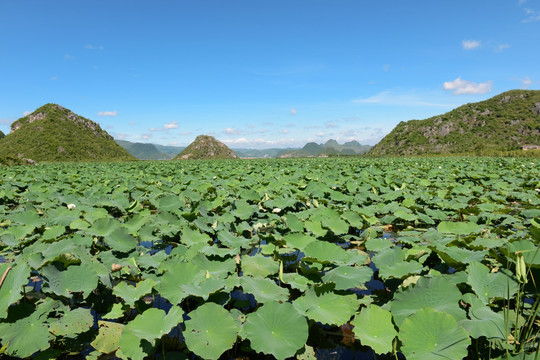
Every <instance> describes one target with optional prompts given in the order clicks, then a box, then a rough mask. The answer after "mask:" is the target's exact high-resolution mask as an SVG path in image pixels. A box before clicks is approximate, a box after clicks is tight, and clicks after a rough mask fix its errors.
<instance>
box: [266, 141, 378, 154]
mask: <svg viewBox="0 0 540 360" xmlns="http://www.w3.org/2000/svg"><path fill="white" fill-rule="evenodd" d="M370 149H371V146H370V145H362V144H360V143H359V142H358V141H355V140H353V141H349V142H346V143H344V144H342V145H340V144H339V143H338V142H337V141H336V140H333V139H330V140H328V141H327V142H326V143H324V144H317V143H315V142H308V143H307V144H306V145H304V147H302V148H301V149H299V150H283V151H281V152H279V153H278V154H277V155H276V157H278V158H289V157H312V156H340V155H362V154H365V153H367V152H368V151H369V150H370Z"/></svg>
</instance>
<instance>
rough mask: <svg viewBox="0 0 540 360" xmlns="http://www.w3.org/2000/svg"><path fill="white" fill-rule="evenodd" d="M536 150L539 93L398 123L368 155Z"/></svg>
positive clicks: (509, 93)
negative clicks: (533, 146)
mask: <svg viewBox="0 0 540 360" xmlns="http://www.w3.org/2000/svg"><path fill="white" fill-rule="evenodd" d="M527 144H532V145H540V91H539V90H512V91H507V92H505V93H502V94H500V95H497V96H495V97H493V98H491V99H488V100H485V101H481V102H478V103H472V104H466V105H463V106H460V107H458V108H456V109H454V110H452V111H450V112H448V113H446V114H443V115H439V116H434V117H431V118H429V119H425V120H410V121H407V122H401V123H399V124H398V125H397V126H396V127H395V128H394V130H392V131H391V132H390V134H388V135H387V136H385V137H384V138H383V139H382V140H381V141H380V142H379V143H378V144H377V145H375V146H374V147H373V149H371V151H370V152H369V155H424V154H467V153H468V154H483V155H488V154H496V153H498V152H515V151H520V150H521V148H522V146H524V145H527Z"/></svg>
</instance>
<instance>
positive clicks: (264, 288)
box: [241, 276, 289, 303]
mask: <svg viewBox="0 0 540 360" xmlns="http://www.w3.org/2000/svg"><path fill="white" fill-rule="evenodd" d="M241 279H242V280H241V285H242V289H244V292H245V293H248V294H253V296H255V299H256V300H257V302H258V303H266V302H269V301H287V299H288V298H289V291H288V290H287V289H285V288H282V287H279V286H278V285H276V283H275V281H273V280H270V279H268V278H253V277H249V276H242V278H241Z"/></svg>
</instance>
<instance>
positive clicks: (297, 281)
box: [282, 273, 313, 292]
mask: <svg viewBox="0 0 540 360" xmlns="http://www.w3.org/2000/svg"><path fill="white" fill-rule="evenodd" d="M282 279H283V282H284V283H285V284H288V285H290V286H291V287H292V288H293V289H297V290H300V291H302V292H304V291H306V290H307V289H308V288H309V285H311V284H313V281H311V280H310V279H308V278H307V277H305V276H302V275H300V274H297V273H284V274H283V275H282Z"/></svg>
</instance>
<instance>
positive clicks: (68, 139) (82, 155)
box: [0, 104, 134, 162]
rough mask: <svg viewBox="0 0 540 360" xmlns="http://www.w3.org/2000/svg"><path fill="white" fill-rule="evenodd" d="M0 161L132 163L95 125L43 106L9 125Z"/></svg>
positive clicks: (68, 112)
mask: <svg viewBox="0 0 540 360" xmlns="http://www.w3.org/2000/svg"><path fill="white" fill-rule="evenodd" d="M0 157H1V158H20V159H30V160H33V161H37V162H56V161H114V160H134V157H133V156H131V155H130V154H129V153H128V152H127V151H125V150H124V149H123V148H122V147H121V146H120V145H118V144H117V143H116V142H115V141H114V139H113V138H112V136H110V135H109V134H108V133H107V132H106V131H104V130H103V129H101V127H100V126H99V124H97V123H95V122H93V121H92V120H89V119H86V118H84V117H82V116H79V115H77V114H75V113H73V112H72V111H71V110H69V109H66V108H64V107H62V106H60V105H56V104H46V105H44V106H42V107H40V108H39V109H37V110H36V111H34V112H33V113H31V114H30V115H27V116H25V117H23V118H20V119H18V120H16V121H15V122H14V123H13V124H11V132H10V133H9V134H8V135H6V136H5V137H4V138H3V139H2V140H0Z"/></svg>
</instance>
